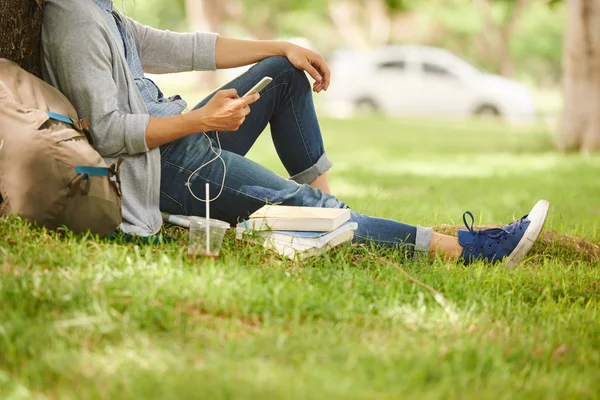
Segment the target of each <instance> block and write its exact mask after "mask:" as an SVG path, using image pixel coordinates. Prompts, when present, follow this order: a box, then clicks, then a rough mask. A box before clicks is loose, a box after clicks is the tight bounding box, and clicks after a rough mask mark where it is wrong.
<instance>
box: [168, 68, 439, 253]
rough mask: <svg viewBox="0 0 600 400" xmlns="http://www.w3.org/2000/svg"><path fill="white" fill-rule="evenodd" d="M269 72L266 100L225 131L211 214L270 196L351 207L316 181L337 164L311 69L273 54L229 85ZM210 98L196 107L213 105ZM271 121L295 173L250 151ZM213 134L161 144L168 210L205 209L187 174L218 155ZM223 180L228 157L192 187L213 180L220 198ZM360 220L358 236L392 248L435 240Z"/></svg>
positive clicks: (244, 87) (253, 206)
mask: <svg viewBox="0 0 600 400" xmlns="http://www.w3.org/2000/svg"><path fill="white" fill-rule="evenodd" d="M265 76H270V77H272V78H273V82H272V83H271V84H270V85H269V86H267V87H266V88H265V89H263V91H262V92H261V98H260V100H258V101H257V102H256V103H254V104H253V105H251V113H250V115H248V117H247V118H246V120H245V122H244V123H243V124H242V126H241V127H240V129H239V130H238V131H237V132H222V133H220V135H219V138H220V141H221V146H222V149H223V151H222V158H223V160H224V161H225V164H226V165H227V173H226V177H225V185H224V186H223V188H222V190H223V191H222V193H221V195H220V197H219V198H218V199H217V200H216V201H214V202H213V203H211V216H212V217H214V218H217V219H220V220H223V221H227V222H229V223H231V224H236V223H237V222H238V221H240V220H242V219H245V218H247V217H248V216H249V215H250V214H251V213H253V212H254V211H256V210H258V209H259V208H260V207H262V206H263V205H265V204H267V203H269V204H272V203H281V204H284V205H290V206H305V207H326V208H346V205H345V204H344V203H342V202H341V201H339V200H338V199H337V198H336V197H334V196H332V195H328V194H326V193H324V192H322V191H320V190H318V189H313V188H311V187H310V186H309V185H308V184H310V183H312V181H314V180H315V179H316V178H317V177H319V176H320V175H321V174H323V173H324V172H326V171H327V170H329V169H330V168H331V167H332V163H331V161H330V160H329V158H327V155H326V153H325V148H324V145H323V139H322V137H321V130H320V127H319V122H318V120H317V115H316V113H315V108H314V104H313V98H312V92H311V87H310V83H309V82H308V79H307V78H306V76H305V74H304V72H301V71H299V70H297V69H295V68H294V67H293V66H292V65H291V64H290V62H289V61H288V60H287V59H286V58H284V57H271V58H267V59H265V60H263V61H261V62H259V63H258V64H256V65H255V66H253V67H252V68H251V69H250V70H249V71H248V72H246V73H245V74H243V75H242V76H240V77H238V78H237V79H235V80H233V81H232V82H230V83H229V84H227V85H225V86H224V87H223V88H222V89H229V88H235V89H236V90H237V91H238V93H239V94H240V95H242V94H244V93H246V92H247V91H248V90H250V88H252V86H254V84H256V83H257V82H258V81H260V80H261V79H262V78H263V77H265ZM210 98H211V97H210V96H209V97H208V98H206V99H205V100H203V101H202V102H201V103H200V104H198V106H197V107H196V108H199V107H202V106H203V105H205V104H206V102H207V101H208V100H209V99H210ZM267 124H270V125H271V136H272V139H273V143H274V145H275V149H276V150H277V154H278V155H279V158H280V159H281V162H282V163H283V165H284V167H285V168H286V170H287V172H288V174H289V175H290V176H291V179H285V178H283V177H281V176H279V175H277V174H275V173H274V172H272V171H270V170H268V169H266V168H264V167H262V166H261V165H259V164H257V163H255V162H253V161H251V160H249V159H247V158H245V157H244V156H245V155H246V153H248V151H249V150H250V148H251V147H252V145H253V144H254V142H255V141H256V139H257V138H258V137H259V135H260V134H261V133H262V132H263V130H264V129H265V128H266V126H267ZM208 135H209V137H210V139H208V138H207V137H206V136H204V135H203V134H197V135H192V136H188V137H185V138H182V139H179V140H176V141H174V142H171V143H168V144H166V145H163V146H161V148H160V151H161V159H162V161H161V167H162V176H161V199H160V207H161V210H162V211H166V212H168V213H172V214H183V215H198V216H204V215H205V204H204V203H203V202H201V201H198V200H197V199H195V198H194V197H193V196H192V195H191V194H190V192H189V190H188V186H187V181H188V178H189V177H190V174H192V173H193V172H194V171H195V170H196V169H197V168H198V167H200V166H201V165H203V164H204V163H206V162H207V161H210V160H211V159H213V158H214V153H213V152H212V151H211V150H210V144H211V143H210V142H209V140H210V141H211V142H212V145H213V147H215V148H216V137H215V135H216V134H215V133H214V132H211V133H208ZM222 181H223V164H222V163H221V162H220V161H219V160H216V161H215V162H212V163H211V164H209V165H208V166H206V167H205V168H203V169H202V170H201V171H200V172H199V173H197V174H195V175H194V177H193V179H192V180H191V183H190V188H191V189H192V191H193V192H194V194H195V195H196V196H197V197H198V198H201V199H204V198H205V194H204V193H205V184H206V183H209V184H210V191H211V197H214V196H215V195H217V194H218V193H219V192H220V191H221V182H222ZM352 221H354V222H357V223H358V230H357V231H356V234H355V241H361V242H364V241H373V242H375V243H377V244H381V245H385V246H391V247H398V246H402V245H409V246H411V247H415V248H416V250H426V249H427V248H428V247H429V243H430V242H431V235H432V231H431V229H427V228H422V227H415V226H410V225H406V224H403V223H400V222H395V221H390V220H386V219H381V218H374V217H369V216H366V215H363V214H359V213H357V212H354V211H352Z"/></svg>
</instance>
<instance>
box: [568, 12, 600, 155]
mask: <svg viewBox="0 0 600 400" xmlns="http://www.w3.org/2000/svg"><path fill="white" fill-rule="evenodd" d="M568 5H569V19H568V24H567V35H566V38H565V52H564V60H563V61H564V70H565V75H564V103H565V105H564V110H563V116H562V123H561V134H560V137H559V142H558V146H559V148H560V149H561V150H563V151H564V150H567V149H569V148H573V147H574V148H576V149H578V150H580V151H581V152H583V153H589V152H591V151H592V150H600V1H599V0H569V2H568Z"/></svg>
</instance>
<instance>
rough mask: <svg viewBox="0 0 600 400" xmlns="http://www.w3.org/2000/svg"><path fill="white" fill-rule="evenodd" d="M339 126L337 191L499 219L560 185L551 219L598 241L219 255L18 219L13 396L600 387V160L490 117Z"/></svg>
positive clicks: (6, 242)
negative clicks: (418, 254) (480, 255)
mask: <svg viewBox="0 0 600 400" xmlns="http://www.w3.org/2000/svg"><path fill="white" fill-rule="evenodd" d="M323 130H324V132H325V140H326V145H327V148H328V153H329V155H330V157H331V158H332V159H333V161H334V163H335V164H336V166H335V168H334V170H332V172H331V182H332V186H333V189H334V191H335V192H336V193H338V194H339V197H340V198H341V199H342V200H343V201H345V202H346V203H347V204H349V205H351V206H352V207H353V208H354V209H356V210H359V211H364V212H369V213H373V214H376V215H378V216H383V217H390V218H396V219H399V220H402V221H404V222H408V223H420V224H423V225H439V224H455V225H456V224H460V223H461V222H462V219H461V216H462V213H463V212H464V211H465V210H467V209H469V210H471V211H473V213H474V215H475V216H476V219H477V221H476V222H477V223H481V224H493V223H504V222H508V221H509V220H512V219H513V218H517V217H520V216H521V215H522V214H524V213H526V212H527V211H528V210H529V208H530V207H531V206H532V204H533V203H534V202H535V201H536V200H537V199H539V198H546V199H548V200H550V201H551V203H552V210H551V215H550V217H549V219H548V222H547V225H546V228H547V229H548V230H550V231H556V232H561V233H564V234H566V235H575V236H579V237H582V238H583V239H585V240H587V241H588V242H586V243H587V247H580V248H579V247H577V246H575V245H567V244H568V243H567V242H568V240H567V238H564V237H558V238H555V239H549V240H548V241H547V242H542V243H540V244H538V245H537V246H536V247H535V248H534V251H533V252H532V254H531V257H529V258H528V259H527V260H526V261H525V262H524V263H522V264H521V265H519V266H517V268H514V269H505V268H502V267H501V266H489V265H484V264H475V265H472V266H469V267H464V266H462V265H459V264H453V263H446V262H443V261H441V260H436V261H427V260H419V261H409V260H406V259H404V258H403V257H402V255H401V254H396V253H393V252H392V253H390V252H388V253H386V254H383V253H375V254H374V253H373V252H372V251H371V250H370V249H368V248H367V247H363V246H356V247H350V248H339V249H336V250H334V251H332V252H330V253H328V254H327V255H325V256H324V257H321V258H316V259H311V260H308V261H306V262H303V263H295V262H292V261H285V260H280V259H279V258H277V257H275V256H273V255H272V254H270V253H268V252H266V251H265V250H262V249H260V248H257V247H246V246H243V245H242V244H240V243H238V242H236V241H235V240H234V239H233V238H232V237H231V236H229V237H228V239H227V240H226V242H225V247H224V249H223V254H222V257H221V260H220V261H219V262H216V263H214V262H205V263H200V262H192V261H190V260H188V259H187V257H186V252H187V249H186V243H185V242H186V234H185V232H183V231H182V230H179V229H177V228H170V229H169V230H168V232H169V233H170V234H173V235H174V236H175V237H176V242H175V243H172V244H168V245H163V246H158V247H147V246H135V245H121V244H114V243H108V242H106V241H101V240H90V239H89V238H86V237H78V236H73V235H71V234H69V233H66V232H59V233H52V232H46V231H44V230H42V229H34V228H31V227H30V226H29V225H28V224H25V223H23V222H21V221H19V220H16V219H9V220H0V236H1V237H2V242H1V243H0V260H1V264H0V274H1V275H0V277H1V278H0V398H2V399H5V398H6V399H26V398H49V399H82V398H99V399H113V398H119V399H121V398H122V399H132V398H143V399H147V398H157V399H187V398H206V399H221V398H261V399H270V398H285V399H294V398H296V399H320V398H323V399H329V398H347V399H365V398H376V399H398V398H415V399H423V398H426V399H438V398H439V399H441V398H472V399H482V398H493V399H512V398H544V399H565V398H598V397H600V394H599V393H600V383H599V382H598V377H599V376H600V322H599V321H600V315H599V306H600V299H599V297H600V296H599V288H598V287H599V284H600V268H599V265H598V259H597V257H596V255H594V254H596V253H594V254H592V253H593V251H595V250H597V247H595V246H597V245H598V244H599V243H600V229H599V225H600V180H599V179H598V176H599V175H600V157H598V156H594V157H590V158H581V157H579V156H578V155H560V154H557V153H554V152H553V151H552V150H551V138H550V137H549V136H548V135H546V134H543V133H536V132H529V131H508V132H507V130H506V129H505V128H504V127H502V126H489V125H484V124H469V125H465V124H458V123H448V124H445V125H442V124H439V123H429V124H424V123H422V122H420V123H419V122H416V121H415V122H411V121H404V122H399V121H391V120H385V119H381V120H379V119H376V118H372V119H364V120H353V121H332V120H325V121H323ZM271 147H272V145H271V144H270V141H269V138H268V136H267V135H265V137H264V138H262V139H261V140H260V142H259V143H258V144H257V146H256V148H255V149H254V150H253V151H252V153H251V155H250V157H251V158H254V159H256V160H259V161H261V162H262V163H264V164H266V165H268V166H270V167H272V168H274V169H275V170H276V171H278V172H280V173H281V174H284V171H283V169H282V167H281V166H280V165H279V163H278V161H277V158H276V155H275V153H274V151H273V150H272V148H271ZM284 175H285V174H284ZM569 243H570V242H569ZM381 255H383V256H385V257H386V258H387V259H389V260H391V261H394V262H397V263H398V264H399V265H401V266H402V268H404V269H405V270H406V271H407V272H409V273H410V274H412V275H413V276H414V277H416V278H417V279H419V280H421V281H423V282H424V283H427V284H428V285H430V286H432V287H434V288H436V289H437V290H439V291H441V292H442V293H443V294H444V296H445V297H446V299H447V300H448V302H449V305H448V306H447V307H445V308H444V307H442V306H440V305H439V304H438V303H437V302H436V301H435V299H434V298H433V296H432V295H431V294H430V293H429V292H427V291H424V290H423V289H422V288H420V287H418V286H416V285H415V284H412V283H410V282H408V281H407V280H406V279H405V278H404V277H403V276H402V275H401V274H400V273H399V272H398V271H397V270H396V269H394V268H391V267H390V266H388V265H386V264H384V263H382V262H381V261H380V260H379V259H378V257H379V256H381Z"/></svg>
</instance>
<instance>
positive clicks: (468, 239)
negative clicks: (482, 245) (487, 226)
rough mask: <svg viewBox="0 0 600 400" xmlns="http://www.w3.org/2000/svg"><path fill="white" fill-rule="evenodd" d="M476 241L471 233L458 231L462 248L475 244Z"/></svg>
mask: <svg viewBox="0 0 600 400" xmlns="http://www.w3.org/2000/svg"><path fill="white" fill-rule="evenodd" d="M474 241H475V235H473V234H472V233H471V232H470V231H467V230H463V229H461V230H459V231H458V243H460V245H461V246H463V247H464V246H466V245H467V244H470V243H473V242H474Z"/></svg>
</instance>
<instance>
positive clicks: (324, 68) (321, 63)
mask: <svg viewBox="0 0 600 400" xmlns="http://www.w3.org/2000/svg"><path fill="white" fill-rule="evenodd" d="M314 66H315V68H316V70H317V71H319V74H320V75H321V77H322V78H323V79H322V80H321V81H320V82H319V81H317V82H316V87H315V89H318V91H319V92H320V91H321V90H327V89H329V84H330V83H331V71H330V70H329V66H328V65H327V63H326V62H325V59H324V58H323V57H319V58H318V59H317V60H315V62H314Z"/></svg>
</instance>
